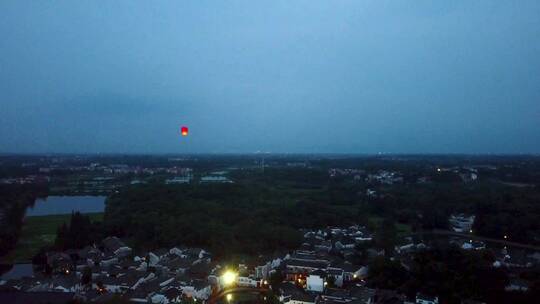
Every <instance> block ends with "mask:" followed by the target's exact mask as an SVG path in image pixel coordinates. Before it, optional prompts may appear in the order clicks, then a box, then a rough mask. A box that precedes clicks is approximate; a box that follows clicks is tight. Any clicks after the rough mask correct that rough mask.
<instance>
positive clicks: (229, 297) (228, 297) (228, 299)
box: [227, 294, 232, 302]
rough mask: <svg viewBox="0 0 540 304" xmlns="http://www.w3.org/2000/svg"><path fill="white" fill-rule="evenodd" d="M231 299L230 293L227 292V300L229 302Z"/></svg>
mask: <svg viewBox="0 0 540 304" xmlns="http://www.w3.org/2000/svg"><path fill="white" fill-rule="evenodd" d="M231 300H232V294H228V295H227V301H229V302H230V301H231Z"/></svg>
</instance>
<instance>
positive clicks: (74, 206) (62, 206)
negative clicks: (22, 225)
mask: <svg viewBox="0 0 540 304" xmlns="http://www.w3.org/2000/svg"><path fill="white" fill-rule="evenodd" d="M105 198H106V196H49V197H47V198H45V199H42V198H38V199H37V200H36V202H35V204H34V206H33V207H29V208H28V209H27V210H26V216H36V215H52V214H70V213H71V212H73V211H79V212H81V213H93V212H103V210H105Z"/></svg>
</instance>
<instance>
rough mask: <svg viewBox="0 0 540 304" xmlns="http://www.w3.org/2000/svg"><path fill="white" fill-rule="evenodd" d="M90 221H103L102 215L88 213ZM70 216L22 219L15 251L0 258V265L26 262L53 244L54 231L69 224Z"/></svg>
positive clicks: (60, 215)
mask: <svg viewBox="0 0 540 304" xmlns="http://www.w3.org/2000/svg"><path fill="white" fill-rule="evenodd" d="M87 215H88V216H90V219H91V220H92V221H103V213H88V214H87ZM70 217H71V214H58V215H43V216H29V217H26V218H25V219H24V223H23V227H22V231H21V236H20V237H19V241H18V242H17V245H16V246H15V249H13V251H11V252H10V253H9V254H7V255H6V256H5V257H3V258H2V261H1V262H2V263H6V264H11V263H22V262H28V261H30V260H31V259H32V257H33V256H34V255H35V254H36V253H37V252H38V251H39V249H40V248H41V247H43V246H45V245H51V244H53V243H54V239H55V237H56V230H57V229H58V227H60V226H61V225H62V224H63V223H64V222H66V223H67V222H69V220H70Z"/></svg>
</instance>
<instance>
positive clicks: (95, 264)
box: [0, 237, 217, 304]
mask: <svg viewBox="0 0 540 304" xmlns="http://www.w3.org/2000/svg"><path fill="white" fill-rule="evenodd" d="M214 267H216V265H215V263H212V260H211V255H210V254H209V253H208V252H206V251H205V250H203V249H198V248H179V247H174V248H171V249H169V250H165V249H160V250H156V251H152V252H148V253H146V254H144V255H134V254H133V251H132V249H131V248H130V247H128V246H126V245H125V244H124V243H123V242H122V241H121V240H120V239H118V238H116V237H109V238H106V239H105V240H103V241H102V242H101V244H100V245H99V246H88V247H86V248H83V249H81V250H70V251H67V252H48V253H47V255H46V265H45V268H46V269H48V272H50V274H49V275H44V274H40V273H36V274H35V275H34V276H33V277H25V278H22V279H18V280H4V281H0V288H1V289H2V290H4V291H6V290H12V291H19V292H21V291H24V292H41V293H43V292H49V293H51V292H59V293H62V294H63V295H61V297H65V294H66V293H68V294H70V295H71V296H72V298H73V299H80V300H82V301H91V302H102V301H107V300H109V299H110V298H111V297H113V296H114V295H117V296H121V297H123V298H125V299H127V300H129V301H130V302H134V303H163V304H164V303H180V302H181V301H182V299H185V298H192V299H198V300H201V301H204V300H206V299H208V297H209V296H210V294H211V293H212V281H211V280H209V278H210V275H211V274H212V273H213V272H216V271H217V270H216V269H214ZM49 296H50V295H49Z"/></svg>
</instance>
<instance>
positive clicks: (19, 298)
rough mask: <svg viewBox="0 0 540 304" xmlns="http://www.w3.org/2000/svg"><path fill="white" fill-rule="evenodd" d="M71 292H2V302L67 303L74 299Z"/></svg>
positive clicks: (0, 295)
mask: <svg viewBox="0 0 540 304" xmlns="http://www.w3.org/2000/svg"><path fill="white" fill-rule="evenodd" d="M74 295H75V294H74V293H71V292H0V303H9V304H56V303H59V304H65V303H68V302H69V301H71V300H72V299H73V296H74Z"/></svg>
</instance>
